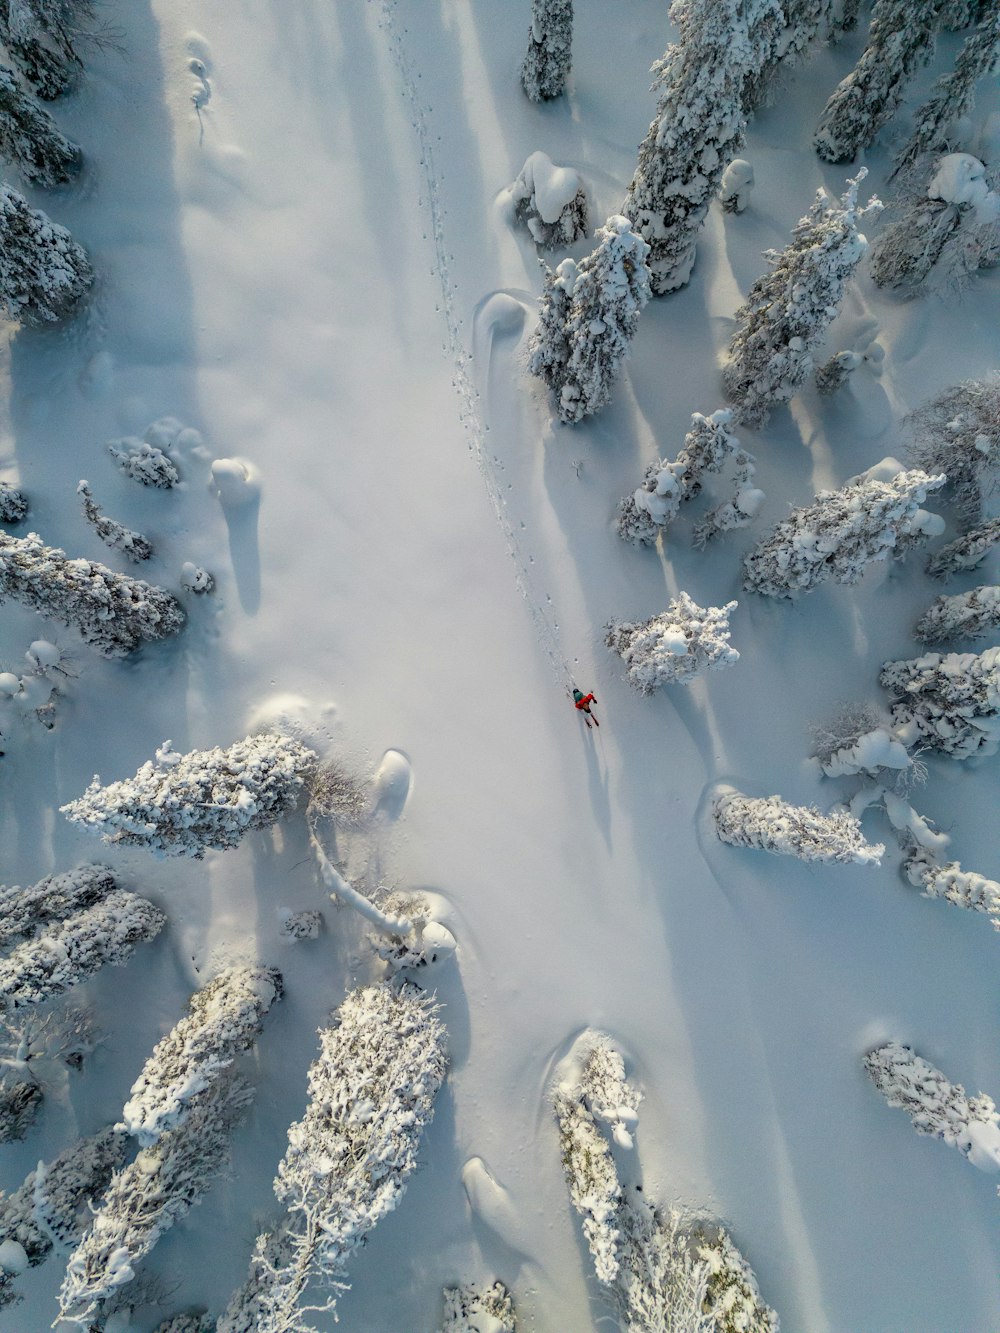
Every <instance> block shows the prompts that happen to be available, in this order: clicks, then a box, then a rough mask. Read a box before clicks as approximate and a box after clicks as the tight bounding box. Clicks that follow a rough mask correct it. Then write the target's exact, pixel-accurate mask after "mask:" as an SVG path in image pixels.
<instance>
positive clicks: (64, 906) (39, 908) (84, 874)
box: [0, 865, 118, 949]
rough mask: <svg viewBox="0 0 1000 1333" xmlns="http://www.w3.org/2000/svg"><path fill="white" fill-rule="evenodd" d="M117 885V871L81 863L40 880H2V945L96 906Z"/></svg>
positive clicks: (14, 941) (12, 942)
mask: <svg viewBox="0 0 1000 1333" xmlns="http://www.w3.org/2000/svg"><path fill="white" fill-rule="evenodd" d="M117 887H118V885H117V882H116V880H115V877H114V873H113V872H112V871H111V870H110V869H109V868H108V867H107V866H102V865H79V866H77V867H76V868H75V869H74V870H67V871H63V872H62V873H61V874H58V875H46V876H45V878H44V879H40V880H39V881H38V883H37V884H33V885H31V886H30V887H29V888H21V886H20V885H19V884H11V885H6V884H0V948H4V949H6V948H9V947H10V946H11V945H12V944H15V943H16V942H17V941H19V940H25V939H28V938H29V937H30V936H31V935H32V934H34V933H35V931H36V930H38V929H43V928H44V927H45V926H47V925H48V924H49V923H51V922H53V921H65V920H66V918H67V917H69V916H73V915H75V914H76V913H77V912H80V911H82V910H83V909H84V908H85V907H93V905H94V904H95V903H99V902H100V901H101V900H102V899H103V898H106V897H107V896H108V894H109V893H111V892H112V891H113V890H114V889H116V888H117Z"/></svg>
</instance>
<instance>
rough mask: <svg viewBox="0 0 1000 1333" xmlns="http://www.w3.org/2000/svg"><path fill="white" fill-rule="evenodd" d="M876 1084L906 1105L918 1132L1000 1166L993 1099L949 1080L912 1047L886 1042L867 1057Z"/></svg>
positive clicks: (978, 1161)
mask: <svg viewBox="0 0 1000 1333" xmlns="http://www.w3.org/2000/svg"><path fill="white" fill-rule="evenodd" d="M864 1063H865V1068H866V1070H867V1071H868V1075H869V1077H870V1078H871V1080H872V1082H873V1083H874V1084H875V1086H876V1088H878V1090H879V1092H880V1093H881V1094H882V1096H883V1097H884V1098H885V1099H886V1101H887V1102H888V1103H889V1105H890V1106H899V1107H902V1109H903V1110H904V1111H906V1112H907V1114H908V1115H909V1117H910V1120H911V1121H912V1122H913V1128H914V1129H915V1130H916V1131H917V1133H918V1134H931V1135H933V1137H934V1138H936V1139H943V1140H944V1141H945V1143H947V1144H948V1146H949V1147H951V1148H957V1149H958V1150H959V1152H960V1153H962V1154H963V1155H964V1156H965V1157H967V1158H968V1159H969V1161H970V1162H971V1163H972V1165H973V1166H978V1167H979V1168H980V1169H981V1170H984V1171H995V1170H997V1169H1000V1124H998V1121H1000V1116H998V1115H997V1109H996V1106H995V1105H994V1104H993V1098H992V1097H988V1096H987V1095H986V1093H984V1092H981V1093H979V1095H978V1096H976V1097H968V1096H966V1092H965V1089H964V1088H963V1087H962V1086H961V1084H958V1083H949V1081H948V1079H947V1078H946V1077H945V1076H944V1074H942V1073H941V1071H940V1069H935V1068H934V1066H933V1065H932V1064H929V1063H928V1062H927V1061H926V1060H924V1059H923V1058H922V1057H921V1056H919V1055H917V1054H916V1053H915V1052H914V1051H913V1050H911V1049H910V1047H909V1046H901V1045H900V1043H899V1042H898V1041H890V1042H887V1043H886V1044H885V1045H884V1046H879V1047H878V1048H877V1049H876V1050H873V1051H869V1052H868V1054H867V1055H866V1056H865V1059H864Z"/></svg>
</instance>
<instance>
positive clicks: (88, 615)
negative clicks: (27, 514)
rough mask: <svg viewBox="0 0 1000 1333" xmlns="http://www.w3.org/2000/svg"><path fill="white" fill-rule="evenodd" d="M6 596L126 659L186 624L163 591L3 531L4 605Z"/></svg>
mask: <svg viewBox="0 0 1000 1333" xmlns="http://www.w3.org/2000/svg"><path fill="white" fill-rule="evenodd" d="M8 597H9V598H12V599H13V600H14V601H16V602H21V603H22V604H23V605H25V606H29V607H31V608H32V609H33V610H35V611H38V612H40V613H41V614H42V615H45V616H49V617H51V618H52V619H53V620H58V621H60V622H61V623H62V624H64V625H71V626H72V627H73V628H74V629H77V630H79V632H80V634H81V635H82V637H83V639H84V641H85V642H86V643H89V644H92V645H93V646H94V647H95V648H97V649H98V651H99V652H101V653H103V654H104V656H105V657H124V656H125V655H126V654H128V653H130V652H133V651H134V650H135V649H136V648H138V647H139V646H140V644H142V643H144V642H153V641H155V640H157V639H163V638H166V636H167V635H168V634H175V633H176V632H177V631H178V630H179V629H180V628H181V626H182V625H183V624H184V611H183V609H182V607H181V604H180V602H178V600H177V598H176V597H174V596H173V595H172V594H171V593H169V592H167V591H165V589H163V588H156V587H154V586H153V585H152V584H149V583H144V582H143V581H142V580H141V579H133V578H129V576H128V575H127V574H116V573H115V571H114V570H112V569H108V568H107V567H106V566H105V565H99V564H97V562H96V561H93V560H70V559H69V558H68V557H67V555H66V552H65V551H60V550H59V548H58V547H55V546H45V545H44V544H43V542H42V539H41V537H39V536H38V534H37V533H35V532H29V533H28V535H27V536H26V537H11V536H9V535H8V534H7V533H5V532H0V603H2V602H3V601H5V600H6V599H7V598H8Z"/></svg>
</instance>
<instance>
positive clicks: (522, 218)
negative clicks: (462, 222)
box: [510, 152, 590, 249]
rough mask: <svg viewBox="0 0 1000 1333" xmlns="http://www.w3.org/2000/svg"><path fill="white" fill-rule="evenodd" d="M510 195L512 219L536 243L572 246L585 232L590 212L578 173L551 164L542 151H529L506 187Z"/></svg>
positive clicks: (588, 223)
mask: <svg viewBox="0 0 1000 1333" xmlns="http://www.w3.org/2000/svg"><path fill="white" fill-rule="evenodd" d="M510 197H511V203H512V204H513V206H514V221H515V222H519V223H520V224H521V225H522V226H523V227H526V228H527V230H528V232H529V233H530V234H531V239H532V240H533V241H534V242H535V244H536V245H540V246H542V247H543V248H545V249H552V248H553V247H554V246H557V245H572V244H573V242H574V241H578V240H580V239H581V237H583V236H586V234H587V229H588V228H589V226H590V215H589V211H588V208H587V192H586V190H585V189H584V188H583V181H582V180H581V179H580V173H579V172H578V171H574V170H573V168H572V167H557V166H555V164H554V163H553V161H552V159H551V158H550V157H548V156H547V155H546V154H545V153H542V152H537V153H532V154H531V156H530V157H529V158H528V160H527V162H525V164H524V166H523V167H522V168H521V170H520V173H519V175H518V177H517V180H515V182H514V184H513V185H512V186H511V187H510Z"/></svg>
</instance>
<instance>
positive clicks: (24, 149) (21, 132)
mask: <svg viewBox="0 0 1000 1333" xmlns="http://www.w3.org/2000/svg"><path fill="white" fill-rule="evenodd" d="M0 157H4V158H6V159H7V161H8V162H12V163H13V164H14V166H16V167H17V169H18V171H20V173H21V175H22V176H23V177H24V179H25V180H26V181H28V183H29V184H31V185H37V186H40V187H41V188H42V189H43V190H51V189H53V188H55V187H56V186H57V185H66V184H68V182H69V181H71V180H72V179H73V177H74V176H75V175H76V174H77V172H78V171H79V170H80V163H81V160H82V154H81V152H80V149H79V148H78V147H77V145H76V144H75V143H71V142H70V140H69V139H67V138H66V136H65V135H64V134H63V133H62V132H61V131H60V129H59V127H58V125H57V124H56V123H55V121H54V120H53V119H52V117H51V116H50V115H49V113H48V112H47V111H44V110H43V109H42V108H41V107H40V106H39V105H38V103H37V102H36V101H35V99H34V98H33V97H32V96H31V95H30V94H29V93H26V92H25V91H24V89H23V88H22V87H21V86H20V84H19V83H18V81H17V78H16V76H15V74H14V71H13V70H12V69H8V68H7V66H6V65H0Z"/></svg>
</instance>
